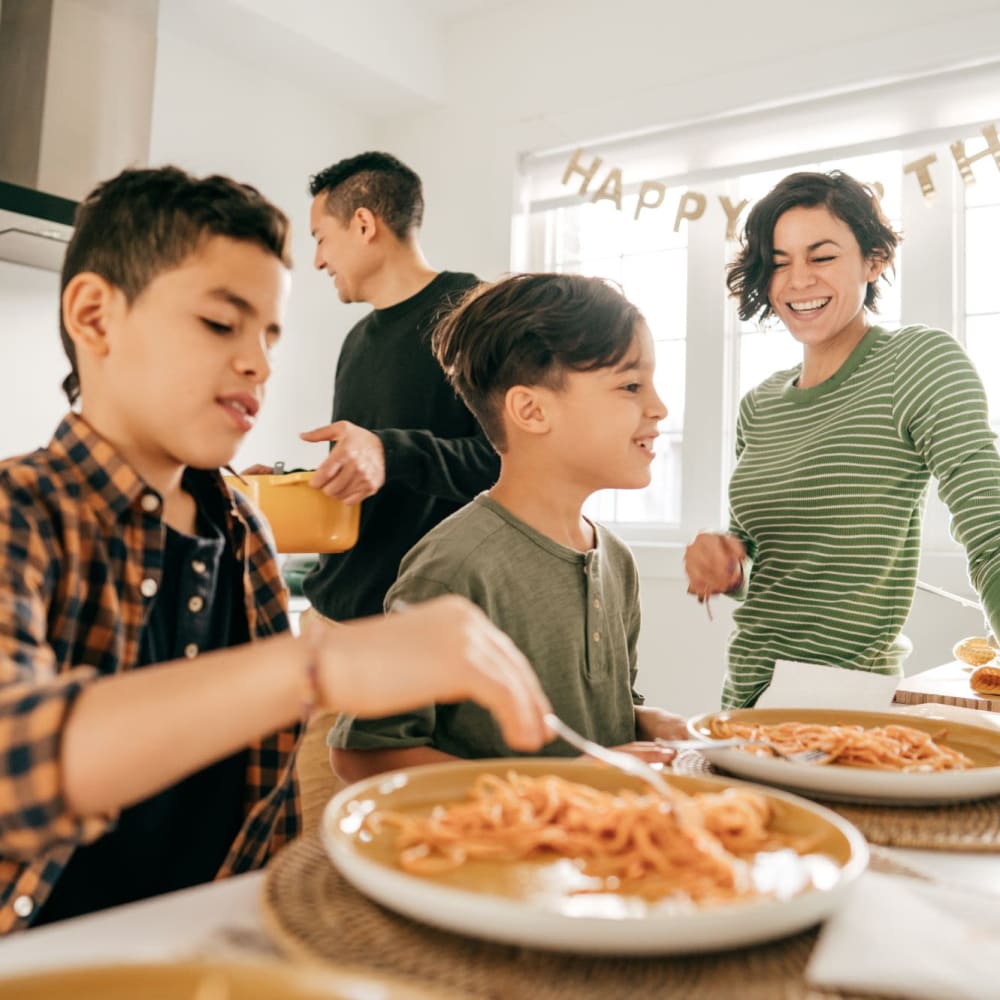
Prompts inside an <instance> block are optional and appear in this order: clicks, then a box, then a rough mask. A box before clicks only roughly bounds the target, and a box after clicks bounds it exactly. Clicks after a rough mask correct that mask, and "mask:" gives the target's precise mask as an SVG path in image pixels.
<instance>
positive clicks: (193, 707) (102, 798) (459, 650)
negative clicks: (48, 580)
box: [0, 597, 547, 860]
mask: <svg viewBox="0 0 1000 1000" xmlns="http://www.w3.org/2000/svg"><path fill="white" fill-rule="evenodd" d="M8 635H9V633H8ZM316 635H318V636H319V639H313V638H309V639H306V638H295V637H291V636H279V637H275V638H272V639H267V640H261V641H259V642H255V643H251V644H248V645H246V646H242V647H238V648H235V649H229V650H223V651H219V652H215V653H209V654H206V655H204V656H202V657H199V658H198V660H197V661H183V662H181V661H179V662H175V663H170V664H163V665H158V666H154V667H147V668H144V669H143V670H137V671H128V672H126V673H124V674H119V675H115V676H113V677H106V678H100V679H91V678H89V677H86V676H85V677H84V678H83V680H82V681H81V680H79V679H77V680H73V681H72V682H71V681H70V680H67V679H64V678H57V679H52V678H51V668H50V669H49V670H48V671H40V672H39V674H38V675H36V676H34V677H32V679H30V680H25V681H20V682H13V683H7V684H6V685H4V686H3V687H0V854H7V855H8V856H11V857H17V858H23V859H25V860H27V859H30V858H31V857H33V856H35V855H36V854H37V853H38V852H39V851H40V850H42V849H44V848H45V847H46V846H47V845H48V844H50V843H52V842H53V841H55V840H58V839H72V840H79V839H85V838H86V837H88V836H93V835H96V834H97V833H99V832H100V829H93V830H90V829H88V830H85V829H84V825H83V820H82V818H83V817H86V818H88V820H90V821H92V823H100V820H101V819H102V818H104V820H105V821H106V819H107V817H109V816H112V815H114V814H115V813H116V812H117V811H118V810H120V809H121V808H123V807H125V806H127V805H130V804H132V803H134V802H138V801H140V800H142V799H144V798H147V797H148V796H150V795H152V794H154V793H156V792H158V791H160V790H162V789H163V788H166V787H168V786H169V785H171V784H173V783H175V782H176V781H179V780H180V779H181V778H183V777H185V776H186V775H188V774H191V773H193V772H195V771H197V770H199V769H201V768H203V767H205V766H207V765H208V764H209V763H211V762H213V761H215V760H218V759H220V758H222V757H225V756H227V755H228V754H230V753H233V752H235V751H236V750H238V749H239V748H241V747H244V746H246V745H247V744H248V743H249V742H251V741H252V740H254V739H257V738H259V737H260V736H263V735H265V734H267V733H271V732H274V731H275V730H277V729H281V728H283V727H286V726H288V725H290V724H291V723H293V722H294V721H296V719H298V718H299V717H300V714H301V712H302V708H303V702H304V699H305V697H306V694H307V691H308V689H309V686H310V685H309V682H308V679H309V678H310V677H315V691H316V694H317V695H318V700H319V703H320V704H322V705H323V706H325V707H327V708H329V709H331V710H333V711H341V712H349V713H352V714H355V715H359V716H374V715H379V714H384V713H387V712H389V713H391V712H400V711H405V710H407V709H410V708H412V707H413V706H415V705H420V704H425V703H426V702H427V701H429V700H431V701H433V700H441V701H459V700H462V699H466V698H471V699H473V700H476V701H479V702H480V703H481V704H483V705H484V706H486V707H488V708H490V709H491V710H494V711H495V712H496V714H497V717H498V719H499V720H500V723H501V726H502V728H503V729H504V736H505V739H507V740H508V741H509V742H510V744H511V745H512V746H517V747H519V748H522V749H526V750H528V749H536V748H537V747H538V746H539V745H540V744H541V743H542V741H543V740H544V736H545V733H544V724H543V723H542V714H544V712H545V711H546V710H547V701H546V700H545V697H544V695H543V694H542V693H541V690H540V688H539V686H538V683H537V679H536V678H535V675H534V672H533V671H532V670H531V668H530V666H528V664H527V662H526V661H524V660H523V657H521V654H520V653H519V652H518V651H517V650H516V648H515V647H514V645H513V643H511V642H510V640H509V639H507V637H506V636H503V635H502V633H500V632H499V631H497V630H496V629H495V628H494V627H493V626H492V625H490V623H489V622H488V620H487V619H486V618H485V616H484V615H483V614H482V613H481V612H480V611H479V610H478V609H477V608H475V607H474V606H473V605H471V604H469V603H468V602H466V601H463V600H461V599H459V598H454V597H453V598H445V599H442V600H439V601H433V602H429V603H428V604H426V605H424V606H423V607H421V608H417V609H413V610H412V611H408V612H407V613H406V614H396V615H391V616H388V617H385V618H382V617H379V618H373V619H367V620H360V621H358V622H356V623H354V624H352V626H351V627H350V628H344V629H323V630H321V631H318V632H317V633H316ZM314 641H315V642H320V643H321V644H320V645H317V646H315V647H314V646H313V645H312V644H311V643H312V642H314ZM10 667H11V663H10V660H9V658H7V657H5V662H4V663H3V667H2V668H0V670H2V673H3V676H5V677H7V678H9V677H10V673H11V669H10ZM45 673H48V675H49V677H48V678H45V677H44V676H43V675H44V674H45ZM67 676H70V675H67Z"/></svg>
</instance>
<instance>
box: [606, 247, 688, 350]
mask: <svg viewBox="0 0 1000 1000" xmlns="http://www.w3.org/2000/svg"><path fill="white" fill-rule="evenodd" d="M621 281H622V287H623V288H624V289H625V294H626V295H627V296H628V297H629V298H630V299H631V300H632V301H633V302H634V303H635V304H636V305H637V306H638V307H639V309H640V310H641V311H642V314H643V316H645V317H646V322H647V323H648V324H649V329H650V331H651V332H652V334H653V339H654V340H683V339H684V338H685V336H686V335H687V330H686V329H685V324H686V323H687V250H686V248H681V249H680V250H667V251H665V252H663V253H647V254H641V255H639V254H636V255H630V256H628V257H625V258H624V259H623V260H622V266H621Z"/></svg>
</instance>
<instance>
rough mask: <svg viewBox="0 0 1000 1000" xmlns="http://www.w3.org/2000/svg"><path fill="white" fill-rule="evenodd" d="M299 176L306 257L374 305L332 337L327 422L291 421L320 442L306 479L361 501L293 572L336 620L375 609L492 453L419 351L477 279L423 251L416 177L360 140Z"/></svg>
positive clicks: (484, 472) (490, 465)
mask: <svg viewBox="0 0 1000 1000" xmlns="http://www.w3.org/2000/svg"><path fill="white" fill-rule="evenodd" d="M309 190H310V193H311V194H312V195H313V202H312V208H311V211H310V225H311V229H312V234H313V237H314V238H315V240H316V257H315V264H316V267H317V268H319V269H320V270H323V271H326V272H327V274H329V275H330V277H331V278H332V279H333V282H334V285H335V286H336V289H337V294H338V295H339V296H340V300H341V301H342V302H368V303H369V304H370V305H372V306H373V307H374V309H373V311H372V312H371V313H369V314H368V315H367V316H366V317H365V318H364V319H362V320H361V321H360V322H359V323H357V324H356V325H355V326H354V328H353V329H352V330H351V331H350V332H349V333H348V335H347V338H346V340H345V341H344V346H343V348H342V350H341V354H340V358H339V361H338V363H337V375H336V381H335V384H334V397H333V418H332V419H333V422H332V423H330V424H327V425H326V426H324V427H319V428H317V429H315V430H312V431H308V432H306V433H305V434H303V435H302V437H303V438H304V439H305V440H307V441H330V442H332V443H333V445H332V447H331V450H330V453H329V455H328V456H327V458H326V459H325V460H324V461H323V462H322V464H320V465H319V467H318V468H317V469H316V474H315V475H314V477H313V480H312V483H313V485H314V486H317V487H319V488H321V489H323V491H324V492H326V493H328V494H330V495H331V496H335V497H339V498H340V499H342V500H344V501H345V502H347V503H360V502H361V501H365V502H364V504H363V506H362V508H361V527H360V534H359V538H358V543H357V545H356V546H355V547H354V548H353V549H350V550H348V551H347V552H343V553H337V554H333V555H326V556H323V557H322V558H321V559H320V562H319V565H318V567H317V568H316V569H315V570H314V571H313V572H312V573H310V574H309V575H308V576H307V577H306V579H305V582H304V590H305V594H306V596H307V597H308V598H309V600H310V602H311V603H312V605H313V607H314V608H315V609H316V610H317V611H319V612H320V613H321V614H322V615H324V616H326V617H327V618H333V619H337V620H341V621H343V620H347V619H350V618H357V617H360V616H362V615H371V614H376V613H378V612H380V611H381V610H382V601H383V598H384V597H385V593H386V591H387V590H388V589H389V587H390V586H391V585H392V583H393V581H394V580H395V578H396V573H397V571H398V569H399V563H400V560H401V559H402V557H403V556H404V555H405V554H406V553H407V551H409V549H410V548H411V547H412V546H413V545H414V544H415V543H416V542H417V541H419V539H420V538H422V537H423V536H424V535H425V534H426V533H427V532H428V531H429V530H430V529H431V528H433V527H434V526H435V525H436V524H437V523H438V522H439V521H442V520H443V519H444V518H445V517H447V516H448V515H449V514H451V513H453V512H454V511H456V510H457V509H458V508H459V507H461V506H462V505H463V504H465V503H467V502H468V501H469V500H471V499H472V497H474V496H475V495H476V494H477V493H479V492H481V491H482V490H485V489H488V488H489V487H490V486H492V485H493V483H494V482H495V481H496V478H497V475H498V474H499V470H500V463H499V459H498V457H497V454H496V452H495V451H494V450H493V448H492V446H491V445H490V443H489V441H488V440H487V439H486V436H485V435H484V434H483V432H482V430H481V428H480V427H479V424H478V422H477V421H476V419H475V417H473V416H472V414H471V413H470V412H469V411H468V409H466V407H465V405H464V404H463V403H462V402H461V400H459V398H458V397H457V395H456V394H455V392H454V390H453V389H452V388H451V387H450V386H449V385H448V382H447V380H446V379H445V376H444V373H443V372H442V371H441V368H440V366H439V365H438V363H437V361H436V360H435V359H434V356H433V354H432V353H431V348H430V334H431V331H432V329H433V326H434V323H435V322H436V320H437V319H438V318H439V317H440V316H441V314H442V313H443V312H445V311H447V310H448V309H450V308H451V307H452V306H453V305H454V304H455V303H456V302H457V301H458V300H459V299H460V298H461V297H462V295H463V294H464V293H465V292H466V291H468V290H469V289H470V288H472V287H474V286H475V285H476V284H478V279H477V278H476V277H475V276H474V275H472V274H457V273H451V272H448V271H442V272H436V271H435V270H434V269H433V268H432V267H431V266H430V265H429V264H428V262H427V260H426V258H425V257H424V254H423V251H422V250H421V248H420V244H419V242H418V239H417V234H418V231H419V228H420V224H421V222H422V220H423V209H424V199H423V193H422V190H421V183H420V178H419V177H418V176H417V175H416V174H415V173H414V172H413V171H412V170H410V169H409V167H407V166H405V165H404V164H403V163H400V161H399V160H397V159H396V158H395V157H393V156H389V155H388V154H386V153H362V154H361V155H359V156H355V157H352V158H351V159H347V160H342V161H340V162H339V163H335V164H334V165H333V166H331V167H328V168H327V169H326V170H323V171H322V172H321V173H319V174H317V175H316V176H315V177H313V178H312V180H311V182H310V186H309Z"/></svg>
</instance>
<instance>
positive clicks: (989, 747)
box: [688, 708, 1000, 805]
mask: <svg viewBox="0 0 1000 1000" xmlns="http://www.w3.org/2000/svg"><path fill="white" fill-rule="evenodd" d="M727 719H731V720H733V721H734V722H745V723H749V724H751V725H761V726H773V725H778V724H780V723H782V722H813V723H819V724H821V725H827V726H832V725H860V726H865V727H866V728H873V727H875V726H886V725H901V726H912V727H913V728H914V729H920V730H921V731H923V732H926V733H932V734H935V733H941V732H942V731H943V732H944V734H945V735H943V736H942V737H941V739H940V740H939V742H941V743H942V744H943V745H945V746H948V747H951V748H952V749H955V750H961V751H962V753H964V754H967V755H968V756H969V757H971V758H972V759H973V761H974V763H975V765H976V766H975V767H972V768H969V769H968V770H966V771H940V772H935V773H929V774H925V773H914V772H899V771H874V770H870V769H867V768H862V767H838V766H835V765H834V766H831V765H827V764H819V765H817V764H796V763H794V762H790V761H785V760H779V759H778V758H776V757H763V756H757V755H755V754H751V753H747V752H746V751H745V750H740V749H732V748H730V749H728V750H725V749H713V748H712V743H711V740H712V738H713V737H712V733H713V729H712V723H713V722H715V721H725V720H727ZM688 729H689V730H690V732H691V735H692V736H695V737H698V738H699V739H704V740H705V741H706V743H705V746H704V748H701V747H699V750H700V752H701V753H703V754H704V755H705V756H706V757H707V758H708V759H709V760H710V761H711V762H712V763H713V764H715V765H717V766H718V767H720V768H722V769H723V770H725V771H728V772H730V773H731V774H737V775H739V776H740V777H741V778H750V779H751V780H753V781H763V782H765V783H766V784H769V785H777V786H779V787H780V788H790V789H793V790H794V791H797V792H805V793H808V794H812V795H819V796H822V797H823V798H828V799H836V800H845V801H859V800H860V801H866V802H887V803H896V804H898V805H931V804H934V803H941V802H960V801H963V800H967V799H979V798H985V797H986V796H989V795H1000V732H997V731H995V730H990V729H984V728H982V727H980V726H970V725H965V724H963V723H961V722H953V721H951V720H950V719H947V718H943V717H938V716H933V715H925V716H915V715H909V714H904V713H900V712H853V711H845V710H841V709H832V708H813V709H807V708H744V709H736V710H734V711H730V712H712V713H710V714H707V715H699V716H696V717H695V718H693V719H691V720H689V722H688Z"/></svg>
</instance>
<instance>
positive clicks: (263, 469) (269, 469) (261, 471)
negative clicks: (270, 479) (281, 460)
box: [240, 462, 274, 476]
mask: <svg viewBox="0 0 1000 1000" xmlns="http://www.w3.org/2000/svg"><path fill="white" fill-rule="evenodd" d="M273 474H274V466H273V465H261V463H260V462H258V463H257V464H256V465H250V466H247V468H245V469H243V470H242V471H241V472H240V475H241V476H270V475H273Z"/></svg>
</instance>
